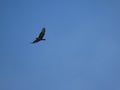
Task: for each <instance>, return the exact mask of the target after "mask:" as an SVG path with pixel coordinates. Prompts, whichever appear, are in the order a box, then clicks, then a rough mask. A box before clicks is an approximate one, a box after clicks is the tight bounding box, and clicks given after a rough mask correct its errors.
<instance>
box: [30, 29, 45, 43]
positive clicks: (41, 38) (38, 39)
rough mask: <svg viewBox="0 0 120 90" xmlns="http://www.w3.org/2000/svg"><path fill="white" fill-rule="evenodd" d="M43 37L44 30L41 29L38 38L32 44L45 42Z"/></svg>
mask: <svg viewBox="0 0 120 90" xmlns="http://www.w3.org/2000/svg"><path fill="white" fill-rule="evenodd" d="M44 35H45V28H42V30H41V32H40V34H39V36H38V37H37V38H36V39H35V40H34V41H33V42H32V43H37V42H39V41H41V40H46V39H43V37H44Z"/></svg>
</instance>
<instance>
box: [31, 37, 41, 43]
mask: <svg viewBox="0 0 120 90" xmlns="http://www.w3.org/2000/svg"><path fill="white" fill-rule="evenodd" d="M39 41H40V40H39V39H37V38H36V39H35V40H34V41H33V42H32V43H36V42H39Z"/></svg>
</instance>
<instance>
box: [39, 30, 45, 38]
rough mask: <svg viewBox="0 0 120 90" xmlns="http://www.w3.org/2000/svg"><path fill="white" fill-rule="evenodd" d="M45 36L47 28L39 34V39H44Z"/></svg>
mask: <svg viewBox="0 0 120 90" xmlns="http://www.w3.org/2000/svg"><path fill="white" fill-rule="evenodd" d="M44 35H45V28H42V31H41V33H40V34H39V39H40V40H41V39H43V37H44Z"/></svg>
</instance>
